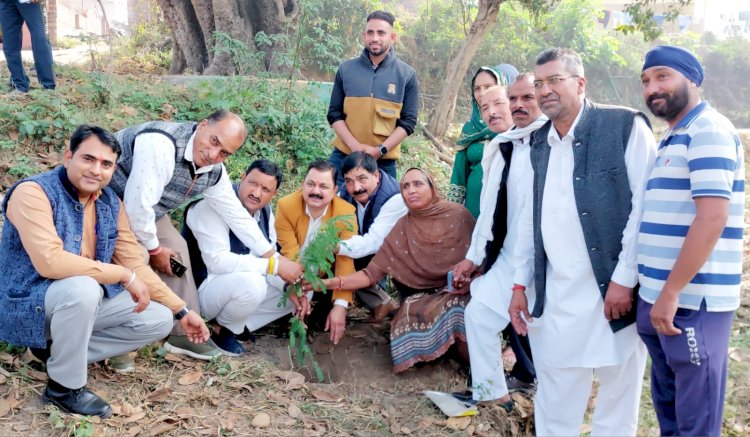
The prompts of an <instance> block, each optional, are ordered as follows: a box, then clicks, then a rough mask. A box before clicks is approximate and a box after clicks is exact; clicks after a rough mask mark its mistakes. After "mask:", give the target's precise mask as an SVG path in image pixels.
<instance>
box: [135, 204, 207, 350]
mask: <svg viewBox="0 0 750 437" xmlns="http://www.w3.org/2000/svg"><path fill="white" fill-rule="evenodd" d="M156 237H157V238H158V239H159V244H160V245H161V246H164V247H168V248H170V249H172V250H174V251H175V252H177V254H178V256H179V258H180V261H181V262H182V264H184V265H185V267H187V271H186V272H185V274H184V275H182V277H181V278H178V277H177V276H169V275H167V274H164V273H161V272H156V274H157V275H159V277H160V278H161V280H162V281H164V283H165V284H167V287H169V288H170V290H172V291H174V292H175V294H176V295H177V296H179V297H180V299H182V300H184V301H185V304H187V307H188V308H189V309H191V310H195V311H196V312H197V311H199V307H200V302H199V301H198V287H196V286H195V279H193V266H192V265H191V264H190V252H188V247H187V242H186V241H185V239H184V238H183V237H182V235H181V234H180V232H179V231H178V230H177V229H176V228H175V227H174V225H173V224H172V220H170V218H169V215H165V216H164V217H162V218H160V219H159V220H157V221H156ZM147 262H148V261H147ZM171 334H172V335H187V334H186V333H185V330H184V329H182V325H180V324H179V323H177V322H176V321H175V322H174V329H172V332H171Z"/></svg>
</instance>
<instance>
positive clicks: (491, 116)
mask: <svg viewBox="0 0 750 437" xmlns="http://www.w3.org/2000/svg"><path fill="white" fill-rule="evenodd" d="M502 119H503V117H496V116H494V115H490V118H489V120H487V122H488V124H490V123H492V122H493V121H495V120H502Z"/></svg>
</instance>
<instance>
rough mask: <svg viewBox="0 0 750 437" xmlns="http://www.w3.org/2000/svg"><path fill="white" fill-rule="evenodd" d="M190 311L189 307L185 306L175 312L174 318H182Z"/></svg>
mask: <svg viewBox="0 0 750 437" xmlns="http://www.w3.org/2000/svg"><path fill="white" fill-rule="evenodd" d="M189 312H190V310H189V309H188V307H185V308H183V309H181V310H179V311H177V313H175V315H174V319H175V320H182V318H183V317H185V316H187V315H188V313H189Z"/></svg>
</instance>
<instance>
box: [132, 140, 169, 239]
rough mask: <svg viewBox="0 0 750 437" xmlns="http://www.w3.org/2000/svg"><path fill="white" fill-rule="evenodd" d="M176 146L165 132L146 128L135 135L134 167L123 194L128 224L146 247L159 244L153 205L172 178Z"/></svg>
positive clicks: (157, 201)
mask: <svg viewBox="0 0 750 437" xmlns="http://www.w3.org/2000/svg"><path fill="white" fill-rule="evenodd" d="M174 154H175V147H174V144H173V143H172V140H170V139H169V137H167V136H166V135H163V134H160V133H157V132H149V133H143V134H140V135H138V136H137V137H136V138H135V143H134V144H133V167H132V169H131V170H130V176H128V182H127V184H126V185H125V193H124V194H123V203H124V204H125V212H127V214H128V219H129V220H130V228H131V229H132V230H133V233H134V234H135V236H136V237H137V238H138V241H140V242H141V243H142V244H143V245H144V246H146V249H148V250H151V249H156V248H157V247H159V240H158V239H157V238H156V220H155V219H156V214H155V213H154V205H156V204H157V203H159V200H160V199H161V196H162V194H163V193H164V187H166V186H167V184H169V181H171V180H172V175H173V173H174V167H175V159H174Z"/></svg>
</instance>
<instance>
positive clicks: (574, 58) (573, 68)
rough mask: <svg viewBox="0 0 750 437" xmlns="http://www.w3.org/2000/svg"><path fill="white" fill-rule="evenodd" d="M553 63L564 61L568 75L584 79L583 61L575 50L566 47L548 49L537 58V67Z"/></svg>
mask: <svg viewBox="0 0 750 437" xmlns="http://www.w3.org/2000/svg"><path fill="white" fill-rule="evenodd" d="M553 61H562V62H563V64H565V68H566V70H567V71H568V73H570V74H573V75H577V76H580V77H583V74H584V73H583V61H581V55H579V54H578V53H576V52H575V51H574V50H571V49H569V48H564V47H555V48H551V49H547V50H545V51H543V52H542V53H540V54H539V56H537V58H536V65H544V64H546V63H548V62H553Z"/></svg>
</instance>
